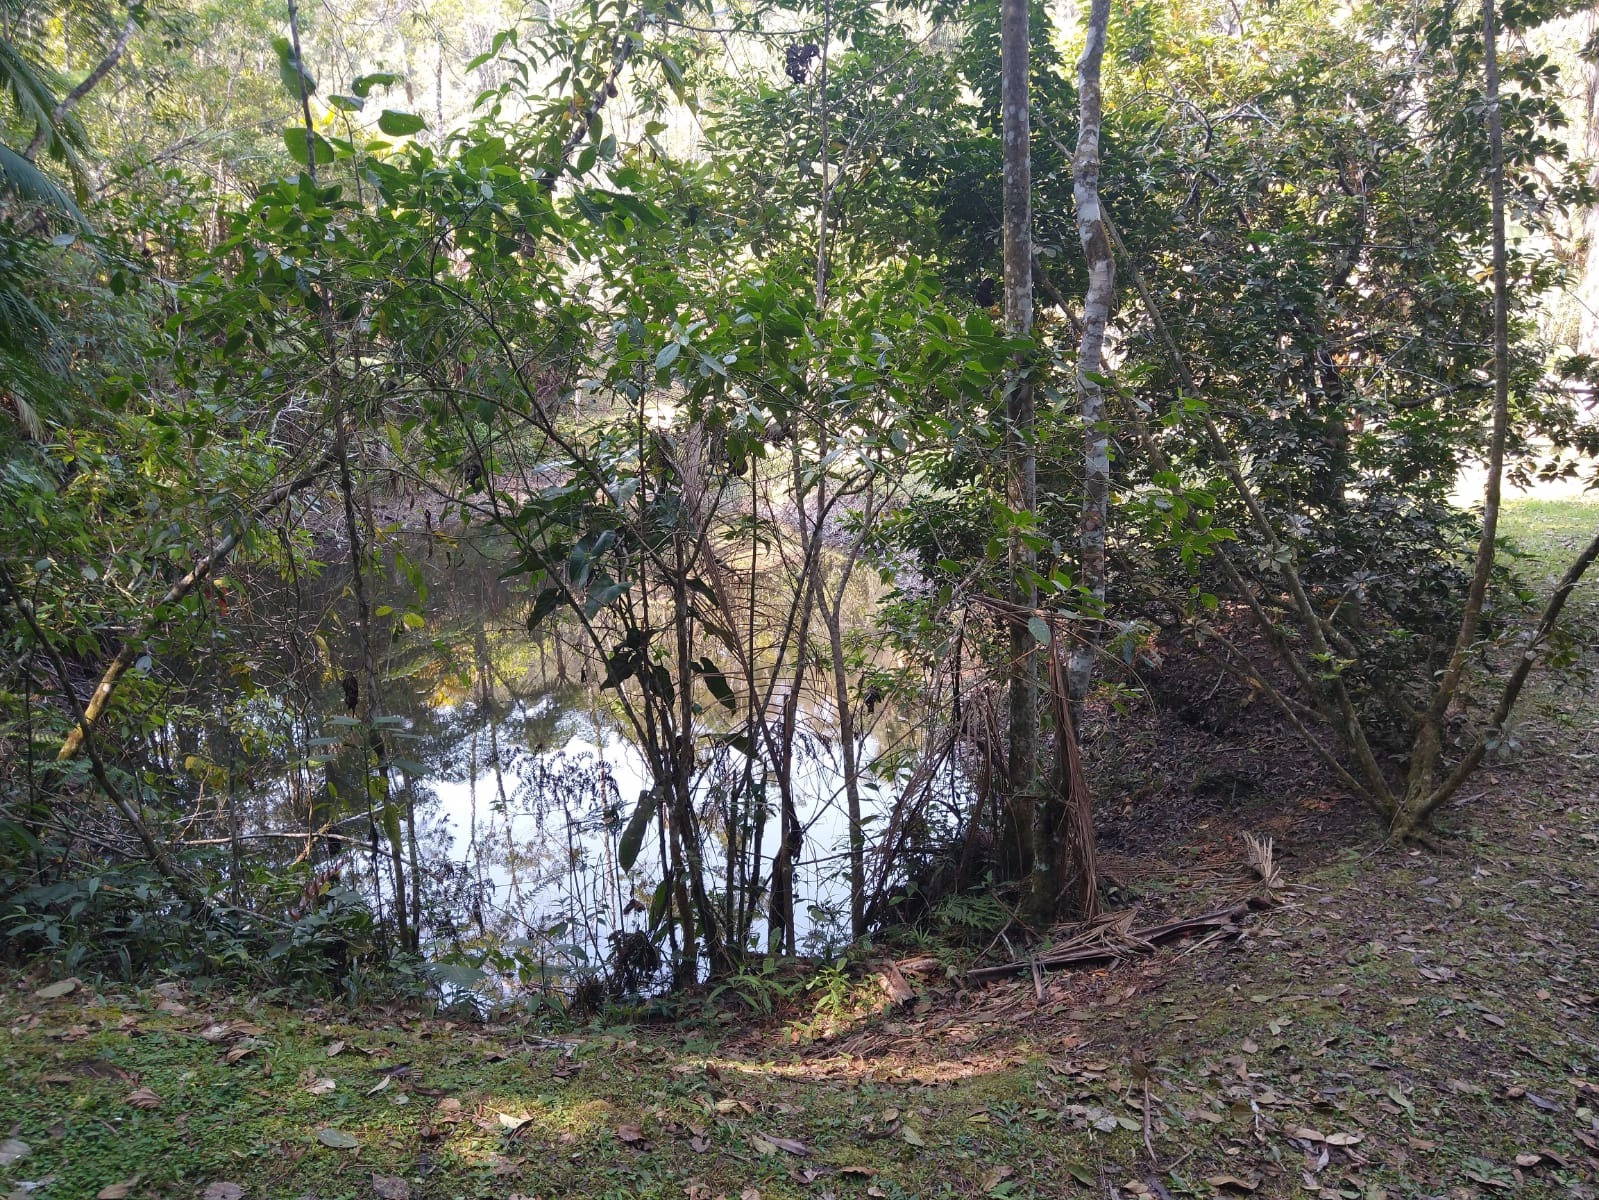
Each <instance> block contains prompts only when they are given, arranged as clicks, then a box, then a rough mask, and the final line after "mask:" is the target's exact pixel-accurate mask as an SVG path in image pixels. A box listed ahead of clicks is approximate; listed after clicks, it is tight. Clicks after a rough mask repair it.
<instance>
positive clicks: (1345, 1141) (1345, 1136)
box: [1327, 1133, 1366, 1146]
mask: <svg viewBox="0 0 1599 1200" xmlns="http://www.w3.org/2000/svg"><path fill="white" fill-rule="evenodd" d="M1365 1140H1366V1135H1365V1134H1362V1133H1329V1134H1328V1135H1327V1144H1328V1145H1329V1146H1354V1145H1358V1144H1359V1143H1361V1142H1363V1141H1365Z"/></svg>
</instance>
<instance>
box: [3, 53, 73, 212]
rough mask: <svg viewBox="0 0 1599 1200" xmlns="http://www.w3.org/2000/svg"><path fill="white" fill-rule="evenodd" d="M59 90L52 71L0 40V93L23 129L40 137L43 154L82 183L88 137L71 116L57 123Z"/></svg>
mask: <svg viewBox="0 0 1599 1200" xmlns="http://www.w3.org/2000/svg"><path fill="white" fill-rule="evenodd" d="M63 87H64V83H63V81H62V80H61V78H60V77H59V76H58V75H57V74H56V73H55V72H54V71H53V70H51V69H50V68H49V67H47V66H44V65H42V64H40V63H37V62H34V61H33V60H32V59H31V58H29V56H28V55H27V54H26V53H25V52H24V51H23V50H22V49H21V47H20V46H18V44H17V43H15V42H13V41H10V40H8V39H6V38H3V37H0V90H3V91H5V92H7V93H9V94H10V96H11V102H12V104H13V105H14V106H15V108H16V111H17V117H18V118H19V120H20V122H21V124H22V126H23V128H25V129H26V128H32V129H34V130H36V131H38V133H40V134H42V135H43V139H44V150H45V153H47V154H49V155H50V157H52V158H54V159H56V160H58V161H60V162H63V163H65V164H66V166H67V169H68V170H69V171H71V172H72V176H73V178H74V179H76V180H78V181H79V182H80V183H82V182H84V181H86V179H87V175H88V169H87V167H86V166H85V165H84V162H83V153H84V152H85V151H87V149H88V145H89V135H88V132H87V131H86V130H85V129H84V127H83V122H82V121H80V120H79V119H78V118H77V117H76V116H74V115H73V114H72V113H67V114H65V115H64V116H62V117H61V118H59V119H57V117H56V115H55V112H56V107H57V105H58V104H59V103H60V100H59V96H60V94H61V92H62V89H63Z"/></svg>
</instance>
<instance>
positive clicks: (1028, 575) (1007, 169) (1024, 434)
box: [999, 0, 1039, 878]
mask: <svg viewBox="0 0 1599 1200" xmlns="http://www.w3.org/2000/svg"><path fill="white" fill-rule="evenodd" d="M1027 18H1028V14H1027V0H1000V34H999V46H1000V51H999V52H1000V77H1001V99H1000V128H1001V138H1002V143H1003V173H1004V195H1003V203H1002V208H1003V220H1004V234H1005V333H1006V336H1008V337H1013V338H1027V337H1031V336H1032V333H1033V197H1032V191H1033V180H1032V148H1031V114H1030V112H1029V106H1030V98H1029V94H1028V49H1029V47H1028V34H1027ZM1030 367H1031V363H1030V360H1029V359H1028V358H1027V357H1025V356H1024V357H1021V358H1019V359H1018V360H1017V361H1016V362H1015V363H1014V364H1013V365H1012V367H1011V370H1010V372H1009V375H1008V377H1007V379H1006V381H1005V417H1006V429H1005V457H1006V478H1005V501H1006V504H1007V505H1008V506H1009V507H1010V509H1011V510H1012V511H1013V512H1016V513H1025V514H1032V513H1035V512H1036V511H1037V509H1038V465H1037V459H1036V457H1035V452H1034V446H1033V437H1034V428H1033V425H1034V420H1033V416H1034V414H1033V384H1032V379H1031V377H1030ZM1029 532H1030V531H1029ZM1009 565H1010V578H1011V596H1010V598H1011V601H1012V603H1013V604H1014V605H1015V608H1016V610H1017V612H1015V613H1013V614H1012V616H1011V619H1010V638H1009V642H1010V666H1009V671H1010V737H1009V742H1010V745H1009V749H1008V753H1007V758H1008V764H1007V766H1008V772H1007V773H1008V775H1009V783H1010V813H1011V829H1010V830H1009V831H1007V840H1008V841H1010V842H1011V843H1012V844H1011V845H1009V846H1006V847H1003V848H1002V851H1001V854H1002V862H1003V858H1004V857H1009V858H1010V859H1011V861H1010V862H1009V863H1007V864H1005V865H1006V867H1007V868H1008V870H1009V871H1010V872H1011V873H1013V874H1014V875H1015V876H1016V877H1018V878H1020V877H1022V876H1025V874H1026V873H1027V872H1028V871H1030V870H1031V869H1032V866H1033V860H1034V857H1035V854H1036V853H1037V850H1038V848H1037V847H1035V846H1034V845H1033V844H1032V842H1033V825H1034V809H1035V808H1036V806H1037V802H1038V791H1039V777H1038V727H1039V721H1038V643H1037V641H1036V639H1034V637H1033V634H1032V631H1031V630H1030V629H1029V628H1028V623H1027V616H1028V614H1030V613H1031V612H1032V610H1033V609H1034V608H1036V607H1037V605H1038V589H1037V586H1036V584H1035V582H1034V576H1035V573H1036V567H1037V562H1036V556H1035V555H1034V553H1033V551H1032V550H1031V549H1030V548H1029V546H1028V544H1027V542H1026V539H1025V538H1024V536H1023V535H1022V534H1021V533H1020V532H1019V531H1012V533H1011V536H1010V564H1009Z"/></svg>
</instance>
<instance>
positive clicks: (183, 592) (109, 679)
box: [56, 453, 335, 762]
mask: <svg viewBox="0 0 1599 1200" xmlns="http://www.w3.org/2000/svg"><path fill="white" fill-rule="evenodd" d="M334 461H335V459H334V456H333V454H331V453H329V454H327V455H325V456H324V457H323V458H322V460H321V461H320V462H319V463H317V464H316V466H314V467H312V468H311V470H309V471H307V472H306V473H305V474H304V475H301V476H300V477H299V478H298V479H292V480H290V481H289V482H288V483H284V484H280V485H279V486H277V487H275V488H273V489H272V491H270V492H268V493H267V494H266V496H265V497H263V498H262V500H261V503H260V504H258V505H257V506H256V509H255V512H254V513H252V514H251V518H252V519H253V518H255V517H260V516H262V515H263V514H265V513H268V512H270V511H271V510H272V509H274V508H276V507H277V506H278V505H280V504H282V503H283V502H284V501H285V500H287V499H288V498H289V497H290V496H292V495H294V494H295V493H296V492H300V491H304V490H305V489H306V488H308V487H310V486H311V485H312V484H313V483H315V482H316V481H317V479H318V477H319V476H320V474H321V472H322V470H323V469H324V468H326V467H328V466H330V465H332V463H333V462H334ZM243 536H244V528H243V527H241V528H239V529H237V530H235V531H234V532H232V533H230V534H228V535H227V537H225V538H223V539H222V540H221V541H220V542H218V543H217V544H216V545H215V546H214V547H212V549H211V553H209V554H207V555H206V556H205V557H204V558H202V559H201V560H200V561H199V562H198V563H196V564H195V566H194V569H193V570H191V571H190V572H189V573H188V574H187V575H185V576H184V577H183V578H182V579H180V580H178V581H177V582H176V583H174V584H173V585H172V586H171V587H169V588H168V589H167V590H166V594H165V595H163V596H162V597H161V599H160V600H158V601H157V602H156V605H155V607H154V608H153V609H151V611H150V615H149V617H148V618H147V619H146V620H145V622H144V624H143V625H142V626H141V627H140V629H139V632H138V633H137V634H135V635H134V636H133V637H130V638H129V639H128V640H127V641H125V642H123V643H122V648H121V649H120V650H118V651H117V656H116V657H115V658H113V659H112V660H111V665H110V666H108V667H106V669H105V674H104V675H102V676H100V682H99V683H98V684H97V685H96V686H95V689H94V694H93V695H92V696H90V697H89V702H88V704H86V705H84V707H83V714H82V716H81V718H80V719H79V721H78V723H77V724H76V725H75V726H73V728H72V732H71V733H69V734H67V738H66V741H64V742H62V743H61V749H60V750H59V751H58V752H57V753H56V761H57V762H65V761H66V760H67V759H69V758H76V757H77V754H78V751H80V750H82V749H83V740H84V738H85V737H86V736H88V734H89V733H90V732H91V731H92V730H93V729H94V726H95V722H97V721H98V720H99V719H100V716H101V714H102V713H104V712H105V710H106V706H107V705H108V704H110V703H111V693H112V692H113V691H115V690H116V686H117V683H118V681H119V680H121V678H122V676H123V674H124V673H125V672H126V671H127V669H128V668H129V667H131V666H132V665H133V663H134V660H135V659H137V658H138V657H139V652H140V651H141V650H142V649H143V648H144V643H145V641H146V639H148V638H149V636H150V635H151V634H152V633H153V632H155V627H156V626H157V625H159V624H160V623H161V620H162V617H163V615H164V610H165V609H166V608H167V606H168V605H171V604H176V603H177V602H178V601H179V600H182V599H183V598H184V597H185V596H187V595H188V594H189V593H190V592H191V591H193V590H194V586H195V584H197V583H199V582H200V581H201V580H202V579H204V578H206V577H207V576H208V575H210V574H211V572H212V571H214V570H216V568H217V567H218V566H219V565H220V564H221V563H222V562H223V561H224V560H225V559H226V558H227V557H228V555H229V554H232V553H233V548H234V547H235V546H237V545H238V544H239V541H240V539H242V538H243Z"/></svg>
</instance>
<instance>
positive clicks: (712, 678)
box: [694, 658, 738, 713]
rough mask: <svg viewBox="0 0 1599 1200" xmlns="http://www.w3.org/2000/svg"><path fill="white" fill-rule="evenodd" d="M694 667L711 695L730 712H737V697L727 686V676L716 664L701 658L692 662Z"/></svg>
mask: <svg viewBox="0 0 1599 1200" xmlns="http://www.w3.org/2000/svg"><path fill="white" fill-rule="evenodd" d="M694 669H695V670H696V671H698V672H699V673H700V678H702V679H703V680H705V686H706V687H708V688H709V689H710V690H711V695H713V696H715V697H716V700H717V702H718V703H719V704H720V705H721V706H722V707H723V708H725V709H727V711H728V712H730V713H736V712H738V698H737V697H736V696H734V695H733V689H732V688H731V687H730V686H728V682H727V676H726V674H724V673H723V672H722V670H721V669H720V668H718V667H717V665H716V664H715V663H714V662H712V661H711V660H710V659H708V658H702V659H700V660H699V662H697V663H695V664H694Z"/></svg>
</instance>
